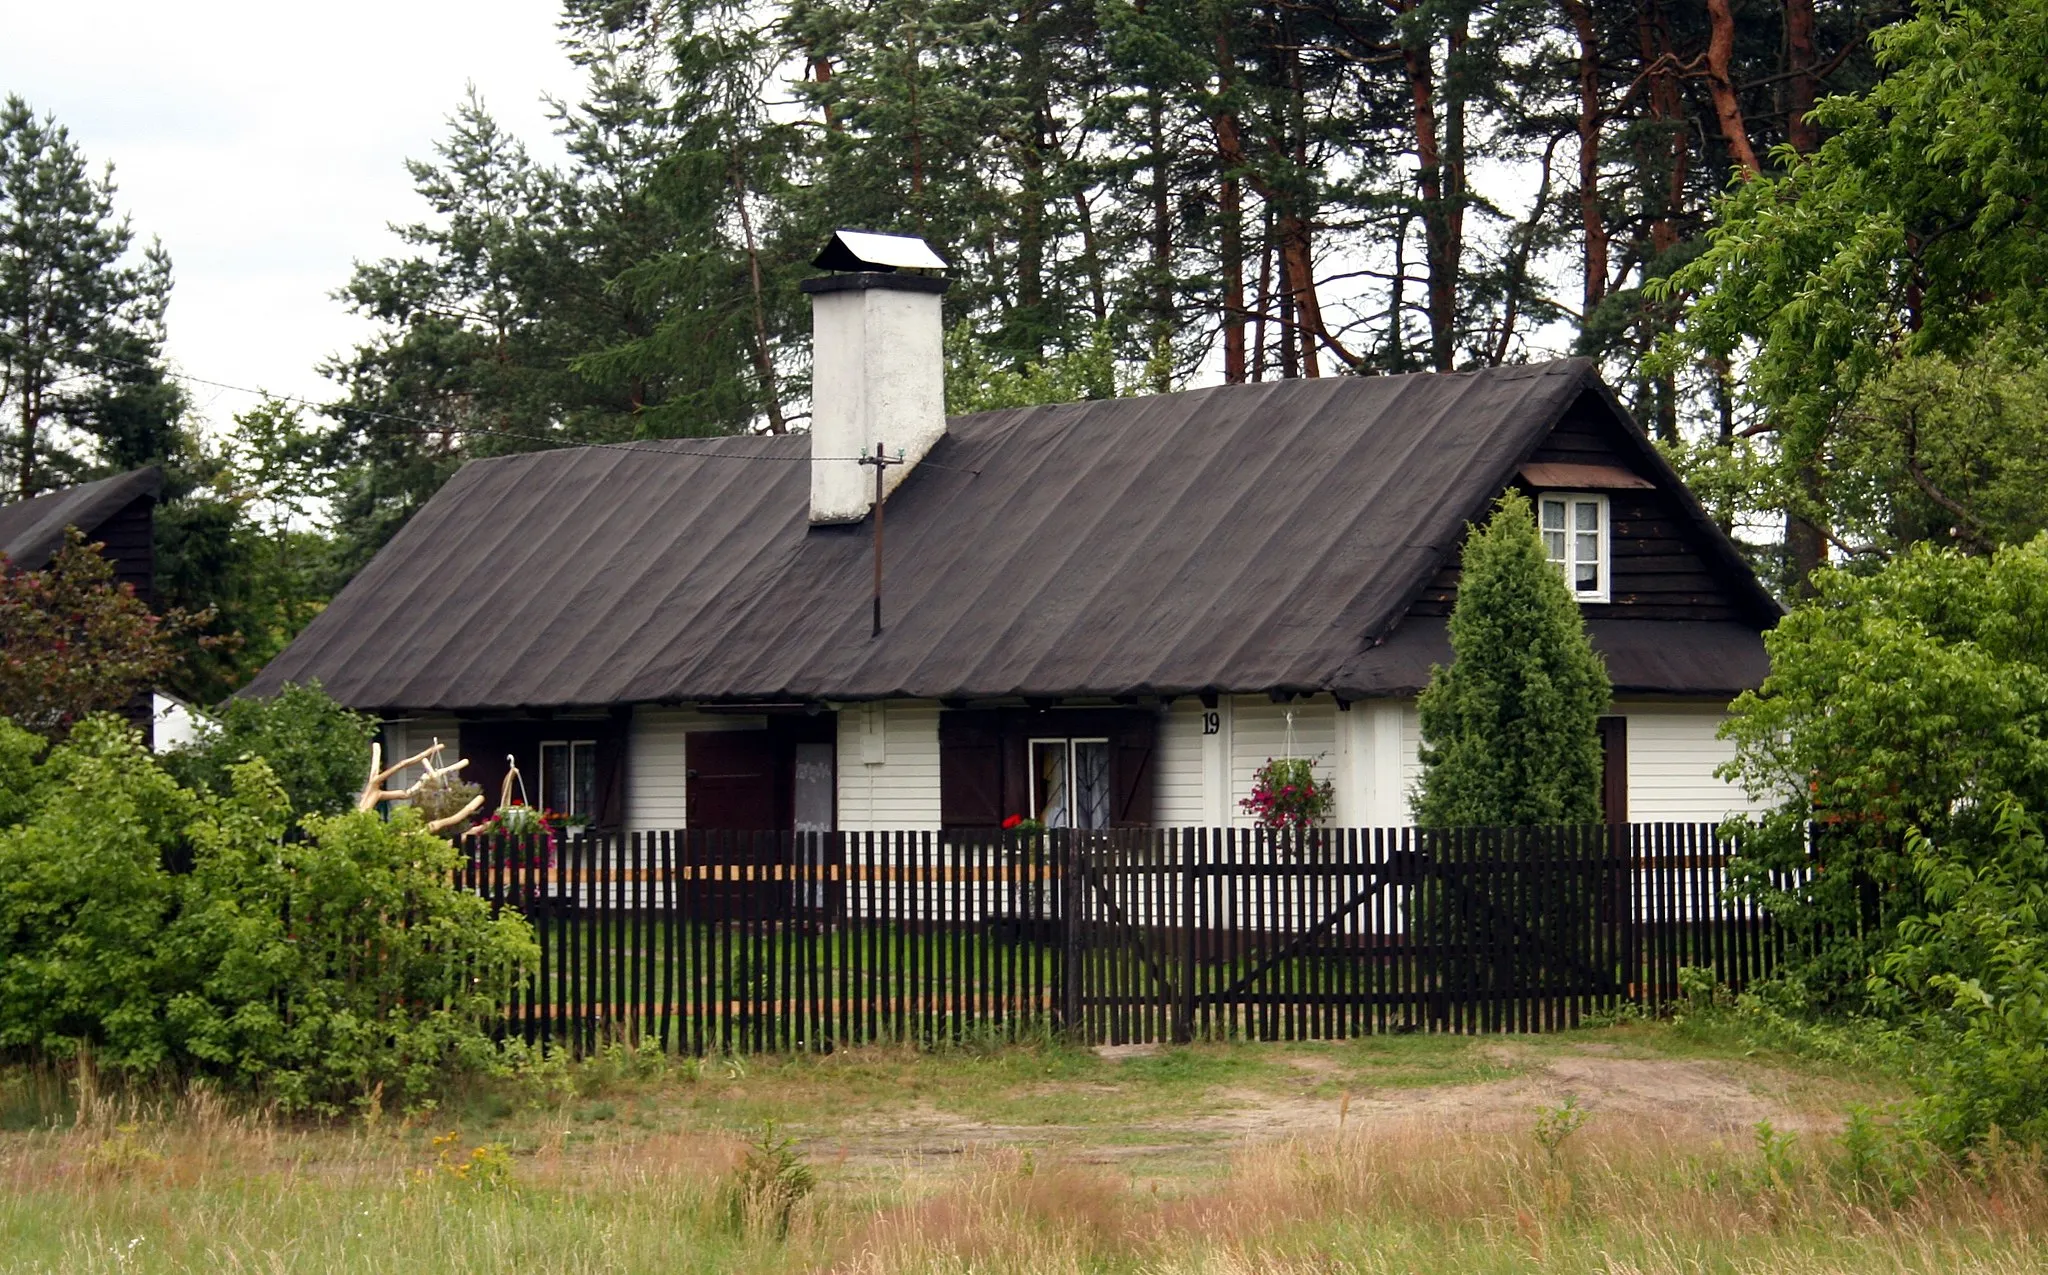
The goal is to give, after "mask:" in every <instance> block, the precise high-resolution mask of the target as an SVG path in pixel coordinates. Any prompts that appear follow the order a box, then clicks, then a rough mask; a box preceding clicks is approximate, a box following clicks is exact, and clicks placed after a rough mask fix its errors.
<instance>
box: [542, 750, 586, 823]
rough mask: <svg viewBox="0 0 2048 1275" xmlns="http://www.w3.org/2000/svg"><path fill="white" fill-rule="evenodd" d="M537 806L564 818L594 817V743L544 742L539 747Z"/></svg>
mask: <svg viewBox="0 0 2048 1275" xmlns="http://www.w3.org/2000/svg"><path fill="white" fill-rule="evenodd" d="M540 804H541V808H542V809H544V810H553V811H556V812H557V813H560V814H565V815H583V816H586V817H590V816H594V815H595V814H596V813H597V741H596V740H594V739H544V740H542V741H541V745H540Z"/></svg>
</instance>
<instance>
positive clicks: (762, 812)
mask: <svg viewBox="0 0 2048 1275" xmlns="http://www.w3.org/2000/svg"><path fill="white" fill-rule="evenodd" d="M684 738H685V740H686V741H687V742H686V743H685V745H684V753H683V756H684V761H685V764H686V765H688V767H689V776H688V784H689V787H688V789H687V790H686V793H687V800H688V802H689V818H690V827H692V828H702V829H707V830H709V829H717V830H720V831H742V832H756V831H759V832H766V831H768V830H770V829H775V828H780V827H781V826H782V820H781V819H780V818H778V817H777V816H778V813H779V809H778V808H779V807H780V806H781V804H782V803H781V802H780V801H778V800H777V798H778V797H780V796H781V789H782V783H781V779H782V775H781V769H782V768H781V765H780V761H781V749H779V748H777V747H776V742H775V739H774V737H773V736H772V735H770V734H769V733H768V732H767V731H765V730H708V731H707V730H700V731H691V732H690V733H689V734H688V735H686V736H684Z"/></svg>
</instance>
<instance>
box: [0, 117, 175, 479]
mask: <svg viewBox="0 0 2048 1275" xmlns="http://www.w3.org/2000/svg"><path fill="white" fill-rule="evenodd" d="M133 246H134V232H133V231H132V230H131V229H130V228H129V225H128V222H127V221H126V219H124V218H119V217H117V216H116V215H115V212H114V183H113V172H112V169H111V167H110V168H108V169H107V170H105V171H104V172H102V173H101V174H100V175H99V176H98V177H94V176H93V174H92V171H91V168H90V165H89V164H88V162H87V160H86V157H85V155H84V154H83V153H82V152H81V151H80V150H79V149H78V147H77V146H76V145H75V144H74V143H73V142H72V141H71V137H70V134H69V133H68V132H67V131H66V130H65V129H64V128H63V127H62V126H61V125H59V124H57V123H56V121H55V120H54V119H52V118H51V117H49V116H42V117H38V116H37V115H36V114H35V113H34V112H33V111H32V110H30V108H29V106H28V103H26V102H24V101H22V100H21V99H20V98H19V97H13V96H10V97H8V98H7V99H6V100H5V103H4V104H0V421H4V424H0V462H4V468H0V493H7V495H6V497H5V498H7V499H20V498H24V497H28V496H33V495H35V494H37V493H38V492H41V491H45V490H47V489H49V488H51V487H57V486H63V485H64V484H66V483H68V482H73V481H76V480H78V479H79V478H82V477H84V476H86V475H87V473H88V472H89V470H90V468H91V467H92V466H93V465H95V464H108V465H112V466H115V467H117V468H132V467H134V465H135V464H142V463H148V460H149V459H152V458H154V457H156V456H158V455H161V454H162V453H164V452H165V451H166V450H168V442H167V440H168V439H170V438H171V437H173V436H175V434H176V425H177V422H178V420H179V417H180V416H181V415H182V414H183V411H184V398H183V396H182V395H181V394H180V393H179V392H178V390H177V388H176V387H175V386H174V385H173V384H171V383H170V382H169V381H168V380H167V378H165V377H164V375H163V373H162V371H161V370H160V368H159V367H158V362H159V359H160V355H161V350H162V345H163V318H164V307H165V306H166V305H167V304H168V303H169V300H170V289H171V264H170V258H169V257H168V256H167V255H166V254H165V253H164V251H163V249H162V247H161V246H160V245H157V244H154V243H152V244H151V245H150V246H149V247H148V248H146V249H145V250H144V251H143V252H142V254H141V257H140V259H139V260H138V259H133V258H132V257H131V253H130V250H131V248H132V247H133ZM138 458H140V459H138Z"/></svg>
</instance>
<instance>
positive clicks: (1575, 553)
mask: <svg viewBox="0 0 2048 1275" xmlns="http://www.w3.org/2000/svg"><path fill="white" fill-rule="evenodd" d="M1536 508H1537V522H1538V525H1540V526H1541V527H1542V529H1543V552H1544V554H1545V556H1547V557H1548V558H1549V559H1550V561H1551V562H1552V563H1553V564H1554V565H1555V566H1556V567H1557V569H1558V571H1559V572H1560V573H1561V574H1562V575H1563V576H1564V582H1565V587H1566V588H1569V589H1570V590H1571V591H1572V596H1573V597H1575V598H1577V599H1578V600H1579V601H1581V602H1605V601H1607V564H1608V558H1609V557H1610V556H1611V555H1610V554H1609V552H1608V548H1607V497H1605V496H1592V495H1580V494H1576V493H1563V492H1557V493H1545V494H1544V495H1542V496H1539V497H1537V501H1536Z"/></svg>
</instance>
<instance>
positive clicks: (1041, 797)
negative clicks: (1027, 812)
mask: <svg viewBox="0 0 2048 1275" xmlns="http://www.w3.org/2000/svg"><path fill="white" fill-rule="evenodd" d="M1030 743H1031V813H1032V817H1033V818H1035V819H1037V820H1038V821H1039V822H1040V823H1043V824H1044V825H1045V826H1046V827H1048V828H1107V827H1109V825H1110V806H1111V804H1112V797H1111V791H1110V783H1109V740H1108V739H1106V738H1104V739H1072V738H1068V739H1034V740H1032V741H1030Z"/></svg>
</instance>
